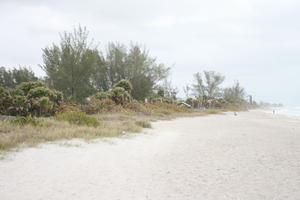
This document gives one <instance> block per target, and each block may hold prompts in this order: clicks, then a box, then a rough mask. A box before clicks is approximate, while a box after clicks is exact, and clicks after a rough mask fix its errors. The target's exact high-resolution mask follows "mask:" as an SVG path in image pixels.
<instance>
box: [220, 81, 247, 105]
mask: <svg viewBox="0 0 300 200" xmlns="http://www.w3.org/2000/svg"><path fill="white" fill-rule="evenodd" d="M223 96H224V99H225V100H226V101H228V102H229V103H232V104H236V105H240V104H243V103H245V90H244V88H242V87H241V86H240V83H239V82H238V81H237V82H236V83H235V84H234V85H233V86H232V87H230V88H225V89H224V93H223Z"/></svg>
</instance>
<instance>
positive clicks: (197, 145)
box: [0, 111, 300, 200]
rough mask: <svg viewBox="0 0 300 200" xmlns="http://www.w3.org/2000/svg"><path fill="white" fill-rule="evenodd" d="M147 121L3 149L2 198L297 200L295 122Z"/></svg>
mask: <svg viewBox="0 0 300 200" xmlns="http://www.w3.org/2000/svg"><path fill="white" fill-rule="evenodd" d="M153 126H154V128H153V129H149V130H145V132H147V133H146V134H139V135H136V136H134V137H124V138H118V139H109V140H105V141H95V142H91V143H86V142H80V141H76V140H75V141H72V142H68V143H67V144H64V143H65V142H61V143H59V144H47V145H42V146H41V147H40V148H29V149H25V150H22V151H21V152H18V153H13V154H9V155H8V156H7V157H6V158H5V159H3V160H0V199H1V200H35V199H46V200H48V199H49V200H52V199H53V200H54V199H55V200H66V199H72V200H77V199H80V200H81V199H82V200H91V199H95V200H96V199H97V200H117V199H121V200H123V199H124V200H143V199H153V200H166V199H172V200H177V199H178V200H189V199H191V200H192V199H195V200H196V199H197V200H198V199H209V200H210V199H211V200H219V199H243V200H244V199H245V200H260V199H274V200H279V199H285V200H286V199H291V200H292V199H293V200H295V199H300V120H298V119H292V118H288V117H284V116H278V115H275V116H273V115H271V114H266V113H263V112H260V111H251V112H243V113H239V114H238V116H234V115H233V114H232V113H227V114H224V115H210V116H206V117H194V118H180V119H176V120H173V121H160V122H156V123H154V124H153ZM70 144H72V145H70Z"/></svg>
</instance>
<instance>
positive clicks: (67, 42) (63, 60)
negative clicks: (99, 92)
mask: <svg viewBox="0 0 300 200" xmlns="http://www.w3.org/2000/svg"><path fill="white" fill-rule="evenodd" d="M98 59H100V58H99V54H98V51H97V49H96V48H94V47H92V46H91V44H90V43H89V41H88V31H87V30H86V29H85V28H82V27H81V26H79V27H78V29H74V32H73V33H67V32H65V33H64V34H62V35H61V42H60V44H59V45H56V44H53V45H52V47H47V48H45V49H43V60H44V65H42V68H43V70H44V71H45V72H46V74H47V78H46V80H47V82H48V83H49V85H50V87H53V88H55V89H57V90H60V91H62V92H63V93H64V95H65V96H66V97H69V96H70V97H71V98H72V100H75V101H78V102H82V101H83V99H84V98H85V97H87V96H89V95H90V94H92V93H93V91H94V89H93V88H92V87H91V77H92V74H93V73H94V72H95V69H96V66H97V64H98Z"/></svg>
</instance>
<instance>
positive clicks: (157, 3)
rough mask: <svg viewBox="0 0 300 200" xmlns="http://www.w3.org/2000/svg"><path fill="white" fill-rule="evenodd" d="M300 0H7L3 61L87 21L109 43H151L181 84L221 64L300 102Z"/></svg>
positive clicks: (36, 54) (261, 88) (2, 18)
mask: <svg viewBox="0 0 300 200" xmlns="http://www.w3.org/2000/svg"><path fill="white" fill-rule="evenodd" d="M299 10H300V1H299V0H210V1H204V0H184V1H183V0H151V1H146V0H106V1H104V0H80V1H79V0H0V26H1V31H0V66H6V67H10V68H12V67H18V66H19V65H21V66H31V68H32V69H33V70H34V71H35V72H36V73H37V74H38V75H40V76H41V75H43V72H42V71H41V69H40V68H39V67H38V64H41V63H42V58H41V56H42V51H41V49H42V48H44V47H46V46H47V45H50V44H51V43H52V42H58V41H59V34H58V33H59V32H63V31H65V30H66V31H72V29H73V28H74V26H76V25H78V24H81V25H82V26H86V27H87V29H88V30H89V31H90V36H91V37H92V38H94V39H95V41H97V42H99V43H100V45H99V48H101V49H104V48H105V45H106V44H107V42H109V41H119V42H122V43H125V44H129V43H130V41H132V42H137V43H139V44H142V45H145V46H146V47H147V48H148V49H149V50H150V54H151V56H153V57H157V59H158V61H160V62H163V63H165V64H166V65H167V66H173V67H172V81H173V82H174V84H175V85H177V87H178V88H179V89H180V90H182V86H184V85H186V84H191V83H192V80H193V74H194V73H196V72H198V71H203V70H215V71H218V72H220V73H222V74H224V75H225V76H226V82H225V84H224V86H227V85H231V84H233V83H234V80H239V81H240V83H241V84H242V85H243V86H244V87H245V88H246V90H247V92H248V93H249V94H252V95H253V96H254V99H256V100H264V101H269V102H278V103H279V102H281V103H284V104H285V105H300V66H299V64H300V23H299V21H300V12H299Z"/></svg>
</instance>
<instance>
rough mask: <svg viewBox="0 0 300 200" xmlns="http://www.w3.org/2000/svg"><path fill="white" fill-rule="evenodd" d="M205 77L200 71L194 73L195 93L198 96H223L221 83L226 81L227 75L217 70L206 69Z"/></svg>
mask: <svg viewBox="0 0 300 200" xmlns="http://www.w3.org/2000/svg"><path fill="white" fill-rule="evenodd" d="M203 73H204V77H205V78H204V79H203V78H202V76H201V74H200V73H199V72H198V73H196V74H195V75H194V77H195V82H196V83H195V84H194V85H193V91H194V95H195V96H196V97H201V96H207V97H209V98H216V97H219V96H221V89H220V87H219V86H220V85H221V84H222V83H223V82H224V80H225V77H224V76H222V75H221V74H219V73H217V72H215V71H204V72H203Z"/></svg>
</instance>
